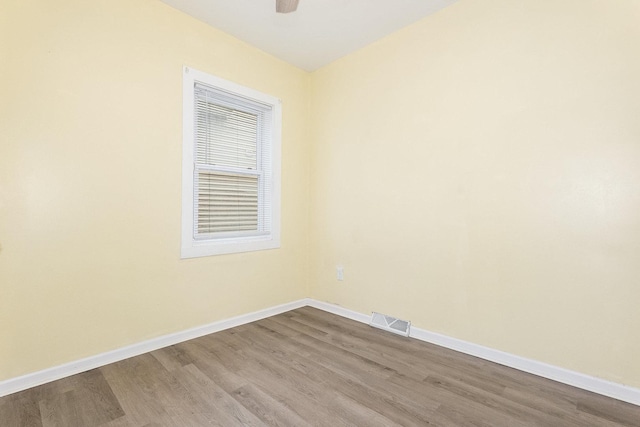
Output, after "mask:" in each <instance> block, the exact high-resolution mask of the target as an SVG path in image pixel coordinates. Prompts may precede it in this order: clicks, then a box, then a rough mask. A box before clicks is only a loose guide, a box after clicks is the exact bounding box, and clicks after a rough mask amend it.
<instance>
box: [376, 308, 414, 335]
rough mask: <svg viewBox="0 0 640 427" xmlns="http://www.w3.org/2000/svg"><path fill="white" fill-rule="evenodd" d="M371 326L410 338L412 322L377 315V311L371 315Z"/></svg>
mask: <svg viewBox="0 0 640 427" xmlns="http://www.w3.org/2000/svg"><path fill="white" fill-rule="evenodd" d="M369 325H370V326H373V327H374V328H379V329H383V330H385V331H388V332H392V333H394V334H398V335H402V336H405V337H408V336H409V332H410V329H411V322H410V321H408V320H401V319H398V318H397V317H393V316H387V315H386V314H381V313H376V312H375V311H374V312H373V313H371V322H369Z"/></svg>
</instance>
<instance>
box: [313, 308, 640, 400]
mask: <svg viewBox="0 0 640 427" xmlns="http://www.w3.org/2000/svg"><path fill="white" fill-rule="evenodd" d="M307 305H309V306H311V307H315V308H318V309H320V310H324V311H327V312H329V313H333V314H337V315H339V316H342V317H346V318H348V319H352V320H356V321H358V322H362V323H369V320H370V319H371V316H367V315H366V314H362V313H358V312H356V311H353V310H349V309H346V308H344V307H340V306H337V305H334V304H330V303H326V302H321V301H316V300H308V303H307ZM409 336H410V337H411V338H415V339H417V340H420V341H425V342H428V343H432V344H436V345H439V346H440V347H445V348H449V349H451V350H455V351H459V352H461V353H465V354H469V355H471V356H476V357H479V358H481V359H484V360H489V361H491V362H495V363H499V364H500V365H504V366H508V367H510V368H514V369H518V370H520V371H524V372H528V373H530V374H534V375H537V376H539V377H543V378H547V379H550V380H554V381H557V382H560V383H563V384H568V385H570V386H573V387H577V388H581V389H583V390H588V391H592V392H594V393H598V394H602V395H604V396H608V397H612V398H614V399H618V400H622V401H624V402H628V403H632V404H634V405H639V406H640V389H638V388H635V387H630V386H626V385H623V384H618V383H614V382H611V381H607V380H603V379H601V378H596V377H592V376H589V375H585V374H581V373H580V372H575V371H570V370H568V369H564V368H560V367H558V366H553V365H549V364H547V363H543V362H538V361H536V360H531V359H527V358H525V357H520V356H516V355H514V354H510V353H505V352H503V351H500V350H494V349H492V348H489V347H484V346H481V345H478V344H474V343H470V342H468V341H463V340H459V339H457V338H451V337H448V336H446V335H442V334H438V333H435V332H430V331H427V330H424V329H420V328H416V327H414V326H413V325H412V326H411V333H410V335H409Z"/></svg>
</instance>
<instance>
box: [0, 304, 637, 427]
mask: <svg viewBox="0 0 640 427" xmlns="http://www.w3.org/2000/svg"><path fill="white" fill-rule="evenodd" d="M265 425H268V426H397V425H400V426H514V427H517V426H640V407H638V406H634V405H631V404H627V403H623V402H620V401H617V400H613V399H609V398H606V397H603V396H599V395H596V394H593V393H589V392H586V391H584V390H579V389H576V388H572V387H569V386H566V385H563V384H559V383H556V382H553V381H549V380H545V379H542V378H539V377H536V376H534V375H529V374H525V373H523V372H519V371H516V370H513V369H510V368H506V367H504V366H500V365H497V364H494V363H491V362H487V361H484V360H482V359H478V358H474V357H471V356H467V355H463V354H460V353H457V352H454V351H451V350H447V349H443V348H441V347H437V346H435V345H431V344H427V343H424V342H420V341H416V340H412V339H408V338H403V337H398V336H395V335H392V334H389V333H387V332H383V331H379V330H377V329H372V328H370V327H369V326H367V325H364V324H360V323H357V322H353V321H350V320H347V319H344V318H341V317H338V316H335V315H332V314H328V313H325V312H323V311H320V310H316V309H313V308H310V307H305V308H301V309H298V310H294V311H291V312H288V313H284V314H281V315H278V316H274V317H271V318H269V319H264V320H261V321H258V322H254V323H251V324H248V325H244V326H240V327H237V328H233V329H229V330H226V331H223V332H218V333H216V334H212V335H208V336H205V337H202V338H198V339H195V340H191V341H187V342H184V343H182V344H178V345H175V346H172V347H167V348H164V349H162V350H158V351H154V352H151V353H148V354H144V355H141V356H137V357H133V358H131V359H127V360H124V361H121V362H118V363H113V364H111V365H107V366H104V367H102V368H99V369H94V370H92V371H88V372H85V373H83V374H79V375H74V376H72V377H69V378H65V379H62V380H59V381H55V382H53V383H49V384H45V385H42V386H39V387H35V388H33V389H30V390H26V391H23V392H20V393H15V394H12V395H9V396H5V397H3V398H0V426H2V427H13V426H16V427H17V426H20V427H22V426H43V427H48V426H64V427H73V426H81V427H92V426H105V427H131V426H149V427H150V426H223V427H232V426H265Z"/></svg>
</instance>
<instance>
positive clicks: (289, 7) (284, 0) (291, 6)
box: [276, 0, 300, 13]
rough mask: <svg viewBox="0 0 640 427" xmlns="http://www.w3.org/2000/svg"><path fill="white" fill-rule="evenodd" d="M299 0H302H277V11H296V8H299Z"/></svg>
mask: <svg viewBox="0 0 640 427" xmlns="http://www.w3.org/2000/svg"><path fill="white" fill-rule="evenodd" d="M298 1H300V0H276V12H278V13H289V12H295V10H296V9H297V8H298Z"/></svg>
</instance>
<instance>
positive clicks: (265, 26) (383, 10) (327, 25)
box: [161, 0, 456, 71]
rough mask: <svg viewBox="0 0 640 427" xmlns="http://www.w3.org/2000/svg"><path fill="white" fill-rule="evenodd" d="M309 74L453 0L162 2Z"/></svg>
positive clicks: (218, 0) (220, 0)
mask: <svg viewBox="0 0 640 427" xmlns="http://www.w3.org/2000/svg"><path fill="white" fill-rule="evenodd" d="M161 1H163V2H164V3H166V4H168V5H170V6H172V7H174V8H176V9H178V10H181V11H183V12H185V13H187V14H189V15H191V16H193V17H195V18H197V19H199V20H201V21H203V22H205V23H207V24H209V25H211V26H213V27H215V28H218V29H220V30H222V31H224V32H226V33H228V34H231V35H232V36H234V37H236V38H238V39H240V40H244V41H245V42H247V43H249V44H251V45H253V46H255V47H257V48H259V49H261V50H263V51H265V52H267V53H270V54H272V55H274V56H276V57H278V58H280V59H282V60H284V61H286V62H289V63H290V64H293V65H295V66H297V67H299V68H302V69H304V70H307V71H313V70H316V69H318V68H320V67H322V66H323V65H326V64H328V63H330V62H332V61H334V60H336V59H338V58H340V57H342V56H344V55H346V54H348V53H350V52H353V51H355V50H357V49H359V48H361V47H364V46H366V45H368V44H370V43H372V42H374V41H376V40H378V39H380V38H382V37H384V36H386V35H387V34H390V33H392V32H394V31H396V30H398V29H400V28H402V27H405V26H407V25H409V24H411V23H413V22H416V21H418V20H420V19H421V18H423V17H425V16H427V15H429V14H431V13H434V12H436V11H438V10H440V9H442V8H443V7H445V6H448V5H450V4H452V3H453V2H455V1H456V0H300V4H299V6H298V10H297V11H296V12H293V13H289V14H280V13H276V12H275V9H276V6H275V0H161Z"/></svg>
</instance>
